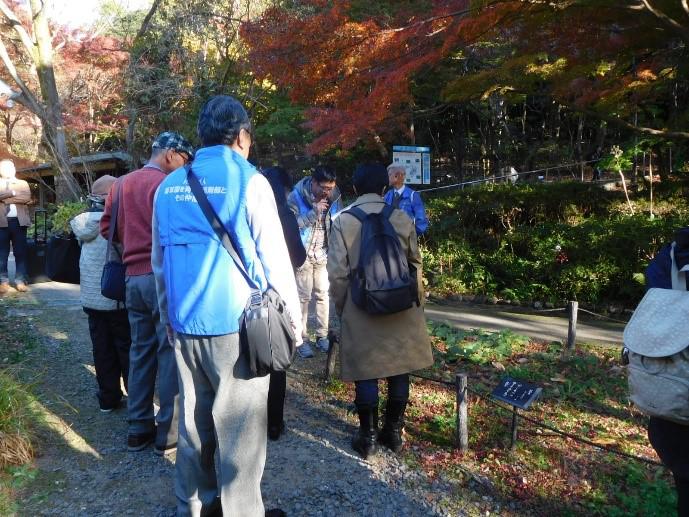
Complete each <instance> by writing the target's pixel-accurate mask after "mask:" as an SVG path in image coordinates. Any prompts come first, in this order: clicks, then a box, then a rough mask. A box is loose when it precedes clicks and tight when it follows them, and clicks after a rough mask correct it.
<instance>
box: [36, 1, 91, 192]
mask: <svg viewBox="0 0 689 517" xmlns="http://www.w3.org/2000/svg"><path fill="white" fill-rule="evenodd" d="M30 5H31V14H32V20H33V21H32V24H33V31H34V38H35V42H36V46H35V51H34V56H33V57H34V63H35V64H36V71H37V73H38V82H39V84H40V85H41V95H42V97H43V102H44V103H45V107H46V117H47V120H45V121H44V131H45V133H44V135H45V140H46V144H47V145H48V149H49V151H50V153H51V154H52V155H53V158H54V159H55V169H56V172H57V174H56V176H55V187H56V188H55V190H56V195H57V201H58V202H60V201H68V200H74V199H78V198H79V196H80V194H81V190H80V188H79V185H78V184H77V182H76V180H75V179H74V176H73V175H72V171H71V170H70V164H69V151H68V150H67V139H66V137H65V127H64V122H63V119H62V108H61V104H60V97H59V95H58V93H57V84H56V82H55V71H54V70H53V44H52V36H51V34H50V27H49V26H48V17H47V14H46V12H45V6H44V5H43V2H42V1H41V0H31V4H30Z"/></svg>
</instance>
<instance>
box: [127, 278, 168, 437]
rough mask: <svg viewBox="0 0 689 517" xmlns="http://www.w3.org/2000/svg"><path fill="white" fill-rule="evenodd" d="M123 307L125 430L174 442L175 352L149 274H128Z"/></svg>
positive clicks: (152, 280) (153, 283)
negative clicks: (127, 336) (127, 342)
mask: <svg viewBox="0 0 689 517" xmlns="http://www.w3.org/2000/svg"><path fill="white" fill-rule="evenodd" d="M126 283H127V294H126V295H127V302H126V303H127V310H128V311H129V326H130V328H131V333H132V346H131V348H130V349H129V383H128V384H129V390H128V403H127V411H128V417H129V434H145V433H149V432H151V431H154V430H155V431H156V438H155V444H156V445H158V446H160V447H164V446H166V445H171V444H173V443H176V442H177V419H178V415H179V410H178V407H177V406H178V401H177V399H178V393H179V387H178V384H177V365H176V364H175V352H174V349H173V348H172V345H171V344H170V342H169V341H168V339H167V334H166V332H165V325H163V324H162V323H161V322H160V312H159V310H158V297H157V295H156V286H155V281H154V279H153V274H152V273H150V274H148V275H138V276H128V277H127V278H126ZM156 372H157V374H158V398H159V399H160V410H159V411H158V414H157V415H156V417H155V420H154V416H153V393H154V390H155V382H156Z"/></svg>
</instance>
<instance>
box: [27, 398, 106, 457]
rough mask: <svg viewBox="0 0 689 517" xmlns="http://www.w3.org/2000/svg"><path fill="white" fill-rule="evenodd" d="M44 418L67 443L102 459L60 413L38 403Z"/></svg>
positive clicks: (76, 449) (78, 450)
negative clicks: (57, 413)
mask: <svg viewBox="0 0 689 517" xmlns="http://www.w3.org/2000/svg"><path fill="white" fill-rule="evenodd" d="M37 409H38V411H39V413H40V416H41V418H42V420H43V421H44V422H45V424H46V425H47V426H48V427H49V428H50V429H51V430H52V431H55V432H56V433H58V434H59V435H60V436H62V438H63V439H64V440H65V442H66V443H67V445H69V446H70V447H71V448H72V449H74V450H75V451H77V452H81V453H83V454H88V455H90V456H92V457H94V458H95V459H97V460H102V459H103V458H102V456H101V455H100V454H99V453H98V451H96V450H95V449H94V448H93V447H91V446H90V445H89V444H88V442H87V441H86V440H84V438H82V437H81V436H80V435H79V434H78V433H76V432H75V431H74V430H73V429H72V428H71V427H70V425H69V424H68V423H67V422H65V421H64V420H63V419H62V418H60V417H59V416H58V415H56V414H55V413H53V412H52V411H50V410H49V409H48V408H47V407H45V405H43V404H38V407H37Z"/></svg>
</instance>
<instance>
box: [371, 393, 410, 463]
mask: <svg viewBox="0 0 689 517" xmlns="http://www.w3.org/2000/svg"><path fill="white" fill-rule="evenodd" d="M405 409H407V399H388V403H387V405H386V407H385V424H384V425H383V429H382V430H381V432H380V435H379V436H378V441H379V442H380V443H381V444H383V445H385V446H386V447H387V448H388V449H390V450H391V451H392V452H399V451H400V449H402V443H403V440H402V428H403V427H404V411H405Z"/></svg>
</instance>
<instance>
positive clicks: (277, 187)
mask: <svg viewBox="0 0 689 517" xmlns="http://www.w3.org/2000/svg"><path fill="white" fill-rule="evenodd" d="M283 174H286V173H283V172H282V171H281V170H279V169H278V168H276V167H272V168H270V169H267V170H265V171H263V175H264V176H265V177H266V179H267V180H268V183H270V188H272V189H273V196H275V204H276V205H277V207H278V217H280V224H281V225H282V233H283V234H284V235H285V242H286V243H287V251H288V252H289V259H290V261H291V262H292V267H293V268H294V269H296V268H298V267H300V266H301V265H302V264H303V263H304V261H305V260H306V250H305V249H304V244H302V242H301V235H300V234H299V225H298V224H297V218H296V217H295V215H294V213H293V212H292V210H290V208H289V206H288V204H287V194H286V192H285V184H284V178H283Z"/></svg>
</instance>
